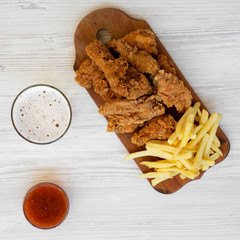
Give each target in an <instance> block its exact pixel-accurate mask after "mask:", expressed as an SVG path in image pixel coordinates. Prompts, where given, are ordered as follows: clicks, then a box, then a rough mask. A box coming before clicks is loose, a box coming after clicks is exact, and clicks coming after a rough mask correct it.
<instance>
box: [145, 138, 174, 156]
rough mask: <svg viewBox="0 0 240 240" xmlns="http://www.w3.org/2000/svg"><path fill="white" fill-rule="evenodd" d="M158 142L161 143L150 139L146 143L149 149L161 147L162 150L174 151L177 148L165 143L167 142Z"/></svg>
mask: <svg viewBox="0 0 240 240" xmlns="http://www.w3.org/2000/svg"><path fill="white" fill-rule="evenodd" d="M158 142H159V143H157V142H152V141H148V142H147V143H146V148H147V149H159V150H161V151H166V152H170V153H174V152H175V151H176V150H177V148H176V147H173V146H169V145H165V144H163V143H161V142H160V141H158Z"/></svg>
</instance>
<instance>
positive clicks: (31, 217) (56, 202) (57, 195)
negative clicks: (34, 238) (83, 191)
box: [23, 182, 69, 229]
mask: <svg viewBox="0 0 240 240" xmlns="http://www.w3.org/2000/svg"><path fill="white" fill-rule="evenodd" d="M68 211H69V200H68V197H67V194H66V193H65V192H64V190H63V189H62V188H60V187H59V186H57V185H56V184H53V183H48V182H44V183H39V184H37V185H35V186H33V187H32V188H30V189H29V190H28V192H27V193H26V195H25V198H24V202H23V212H24V215H25V217H26V219H27V220H28V221H29V222H30V223H31V224H32V225H33V226H35V227H37V228H41V229H50V228H54V227H56V226H58V225H59V224H60V223H62V222H63V220H64V219H65V218H66V216H67V214H68Z"/></svg>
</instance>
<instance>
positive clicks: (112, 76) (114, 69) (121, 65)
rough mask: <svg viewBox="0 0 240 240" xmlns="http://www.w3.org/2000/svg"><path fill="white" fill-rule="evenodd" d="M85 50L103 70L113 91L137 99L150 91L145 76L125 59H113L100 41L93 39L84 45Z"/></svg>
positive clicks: (150, 88) (149, 85) (150, 87)
mask: <svg viewBox="0 0 240 240" xmlns="http://www.w3.org/2000/svg"><path fill="white" fill-rule="evenodd" d="M86 52H87V54H88V56H89V57H90V58H91V59H92V60H93V61H94V63H95V64H96V65H97V66H98V67H99V68H100V69H101V70H102V71H103V72H104V74H105V76H106V79H107V81H108V83H109V85H110V87H111V89H112V90H113V91H114V92H115V93H117V94H119V95H121V96H123V97H126V98H127V99H137V98H139V97H141V96H143V95H146V94H150V93H151V92H152V86H151V83H150V81H149V80H148V79H147V77H146V76H144V75H143V74H141V73H139V72H137V71H136V70H135V69H134V68H130V67H129V66H128V62H127V60H126V59H124V58H118V59H114V57H113V56H112V54H111V53H110V52H109V50H108V49H107V47H106V46H105V45H104V44H103V43H102V42H100V41H98V40H95V41H93V42H92V43H90V44H89V45H88V46H87V47H86Z"/></svg>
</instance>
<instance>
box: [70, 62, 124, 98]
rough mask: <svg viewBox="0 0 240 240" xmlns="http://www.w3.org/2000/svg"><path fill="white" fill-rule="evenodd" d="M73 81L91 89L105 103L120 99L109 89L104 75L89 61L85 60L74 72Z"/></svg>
mask: <svg viewBox="0 0 240 240" xmlns="http://www.w3.org/2000/svg"><path fill="white" fill-rule="evenodd" d="M75 81H76V82H77V83H78V84H79V85H80V86H82V87H86V88H93V90H94V91H95V92H96V93H98V94H99V95H100V96H101V97H102V98H103V99H104V100H105V101H109V100H112V99H120V98H121V96H120V95H118V94H116V93H115V92H113V91H112V90H111V89H110V87H109V84H108V81H107V80H106V78H105V75H104V73H103V72H102V71H101V70H100V69H99V67H98V66H97V65H96V64H94V63H93V61H92V60H91V59H87V60H85V61H84V62H83V63H82V64H81V65H80V67H79V69H78V70H77V71H76V77H75Z"/></svg>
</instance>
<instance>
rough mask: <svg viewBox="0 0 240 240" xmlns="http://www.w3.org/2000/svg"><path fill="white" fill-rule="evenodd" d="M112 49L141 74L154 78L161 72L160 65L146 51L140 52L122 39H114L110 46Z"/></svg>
mask: <svg viewBox="0 0 240 240" xmlns="http://www.w3.org/2000/svg"><path fill="white" fill-rule="evenodd" d="M108 46H109V48H110V49H114V51H116V52H118V53H120V56H121V57H124V58H126V59H127V60H128V62H129V63H130V64H131V65H132V66H133V67H134V68H136V69H137V70H138V71H139V72H142V73H148V74H150V75H151V76H152V77H154V76H155V75H156V74H157V71H158V70H159V66H158V63H157V61H156V59H154V58H153V57H152V55H151V54H150V53H148V52H146V51H143V50H138V48H137V47H132V46H131V45H129V44H128V43H127V42H125V41H124V40H122V39H117V40H116V39H113V40H112V41H110V42H109V44H108Z"/></svg>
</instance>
